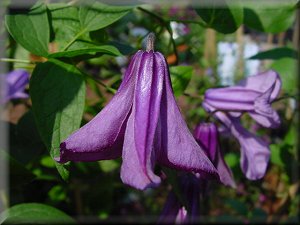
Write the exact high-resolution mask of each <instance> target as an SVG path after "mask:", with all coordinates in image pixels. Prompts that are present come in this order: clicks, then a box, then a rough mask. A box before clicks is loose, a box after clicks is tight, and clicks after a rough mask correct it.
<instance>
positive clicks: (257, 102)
mask: <svg viewBox="0 0 300 225" xmlns="http://www.w3.org/2000/svg"><path fill="white" fill-rule="evenodd" d="M280 87H281V80H280V77H279V75H278V74H277V73H276V72H274V71H272V70H271V71H267V72H264V73H261V74H258V75H254V76H250V77H248V78H246V79H244V80H242V81H241V82H240V83H239V84H238V85H236V86H234V87H228V88H220V89H209V90H207V91H206V93H205V99H204V102H203V107H204V108H205V109H206V110H207V111H209V112H211V113H214V116H215V117H217V118H218V119H219V120H220V121H221V122H222V123H223V124H224V125H225V126H226V127H227V128H228V129H229V130H230V132H231V133H232V135H233V136H234V137H235V138H237V140H238V141H239V143H240V145H241V161H240V163H241V168H242V171H243V172H244V174H245V175H246V177H247V178H248V179H251V180H256V179H260V178H262V177H263V176H264V174H265V172H266V169H267V165H268V161H269V158H270V150H269V146H268V143H266V142H265V141H263V139H262V138H260V137H258V136H255V135H254V134H252V133H250V132H249V131H247V130H246V129H245V128H244V127H243V126H242V125H241V123H240V118H239V117H240V116H241V115H242V113H243V112H248V113H249V114H250V116H251V117H252V118H253V119H255V120H256V121H257V122H258V123H260V124H261V125H262V126H265V127H272V128H274V127H277V126H278V125H279V124H280V119H279V116H278V114H277V112H276V111H275V110H273V109H272V108H271V102H272V101H273V100H274V99H275V98H276V97H277V95H278V94H279V91H280ZM221 111H223V112H221Z"/></svg>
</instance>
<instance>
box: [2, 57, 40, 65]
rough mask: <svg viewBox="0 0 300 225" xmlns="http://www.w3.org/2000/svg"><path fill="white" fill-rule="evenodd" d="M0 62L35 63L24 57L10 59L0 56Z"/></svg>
mask: <svg viewBox="0 0 300 225" xmlns="http://www.w3.org/2000/svg"><path fill="white" fill-rule="evenodd" d="M0 62H14V63H26V64H35V62H32V61H30V60H25V59H12V58H0Z"/></svg>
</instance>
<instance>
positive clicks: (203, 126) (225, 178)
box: [194, 123, 236, 188]
mask: <svg viewBox="0 0 300 225" xmlns="http://www.w3.org/2000/svg"><path fill="white" fill-rule="evenodd" d="M194 137H195V139H196V140H197V142H198V144H199V145H200V146H201V147H202V148H203V149H204V151H205V152H206V154H207V156H208V158H209V159H210V160H211V161H212V163H213V164H214V166H215V167H216V168H217V170H218V173H219V176H220V181H221V182H222V183H223V184H225V185H228V186H231V187H234V188H235V187H236V185H235V182H234V179H233V175H232V172H231V170H230V169H229V167H228V166H227V164H226V162H225V161H224V158H223V154H222V152H221V149H220V146H219V142H218V138H219V137H218V128H217V126H216V125H215V124H214V123H199V124H198V125H197V127H196V128H195V130H194ZM200 177H201V174H200Z"/></svg>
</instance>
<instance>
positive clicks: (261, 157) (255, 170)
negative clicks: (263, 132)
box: [203, 102, 270, 180]
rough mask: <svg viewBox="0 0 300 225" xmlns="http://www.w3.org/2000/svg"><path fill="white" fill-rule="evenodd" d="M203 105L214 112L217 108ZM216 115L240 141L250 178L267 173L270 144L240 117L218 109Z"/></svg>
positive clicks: (243, 169)
mask: <svg viewBox="0 0 300 225" xmlns="http://www.w3.org/2000/svg"><path fill="white" fill-rule="evenodd" d="M203 107H204V108H205V109H206V110H207V111H209V112H214V111H215V109H214V108H213V107H211V106H210V105H208V104H206V103H205V102H204V103H203ZM214 116H215V117H216V118H217V119H219V120H220V121H221V122H222V123H223V124H224V125H225V126H226V127H227V128H228V129H229V130H230V132H231V134H232V135H233V136H234V137H235V138H236V139H237V140H238V141H239V143H240V146H241V159H240V164H241V168H242V171H243V173H244V174H245V175H246V177H247V178H248V179H250V180H257V179H260V178H262V177H263V176H264V175H265V172H266V169H267V165H268V162H269V158H270V150H269V146H268V144H267V143H266V142H265V141H263V140H262V139H261V138H260V137H258V136H255V135H254V134H252V133H250V132H249V131H247V130H246V129H245V128H244V127H243V126H242V125H241V123H240V121H239V118H237V117H233V116H231V115H229V114H226V113H224V112H220V111H217V112H215V113H214Z"/></svg>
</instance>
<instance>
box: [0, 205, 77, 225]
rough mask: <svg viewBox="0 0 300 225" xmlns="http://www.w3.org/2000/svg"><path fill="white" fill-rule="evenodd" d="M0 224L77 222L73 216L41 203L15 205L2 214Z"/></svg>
mask: <svg viewBox="0 0 300 225" xmlns="http://www.w3.org/2000/svg"><path fill="white" fill-rule="evenodd" d="M0 224H51V225H52V224H75V221H74V219H73V218H72V217H70V216H69V215H67V214H65V213H64V212H62V211H60V210H58V209H56V208H53V207H51V206H48V205H45V204H40V203H23V204H19V205H15V206H13V207H11V208H9V209H8V210H6V211H4V212H2V213H1V214H0Z"/></svg>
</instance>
